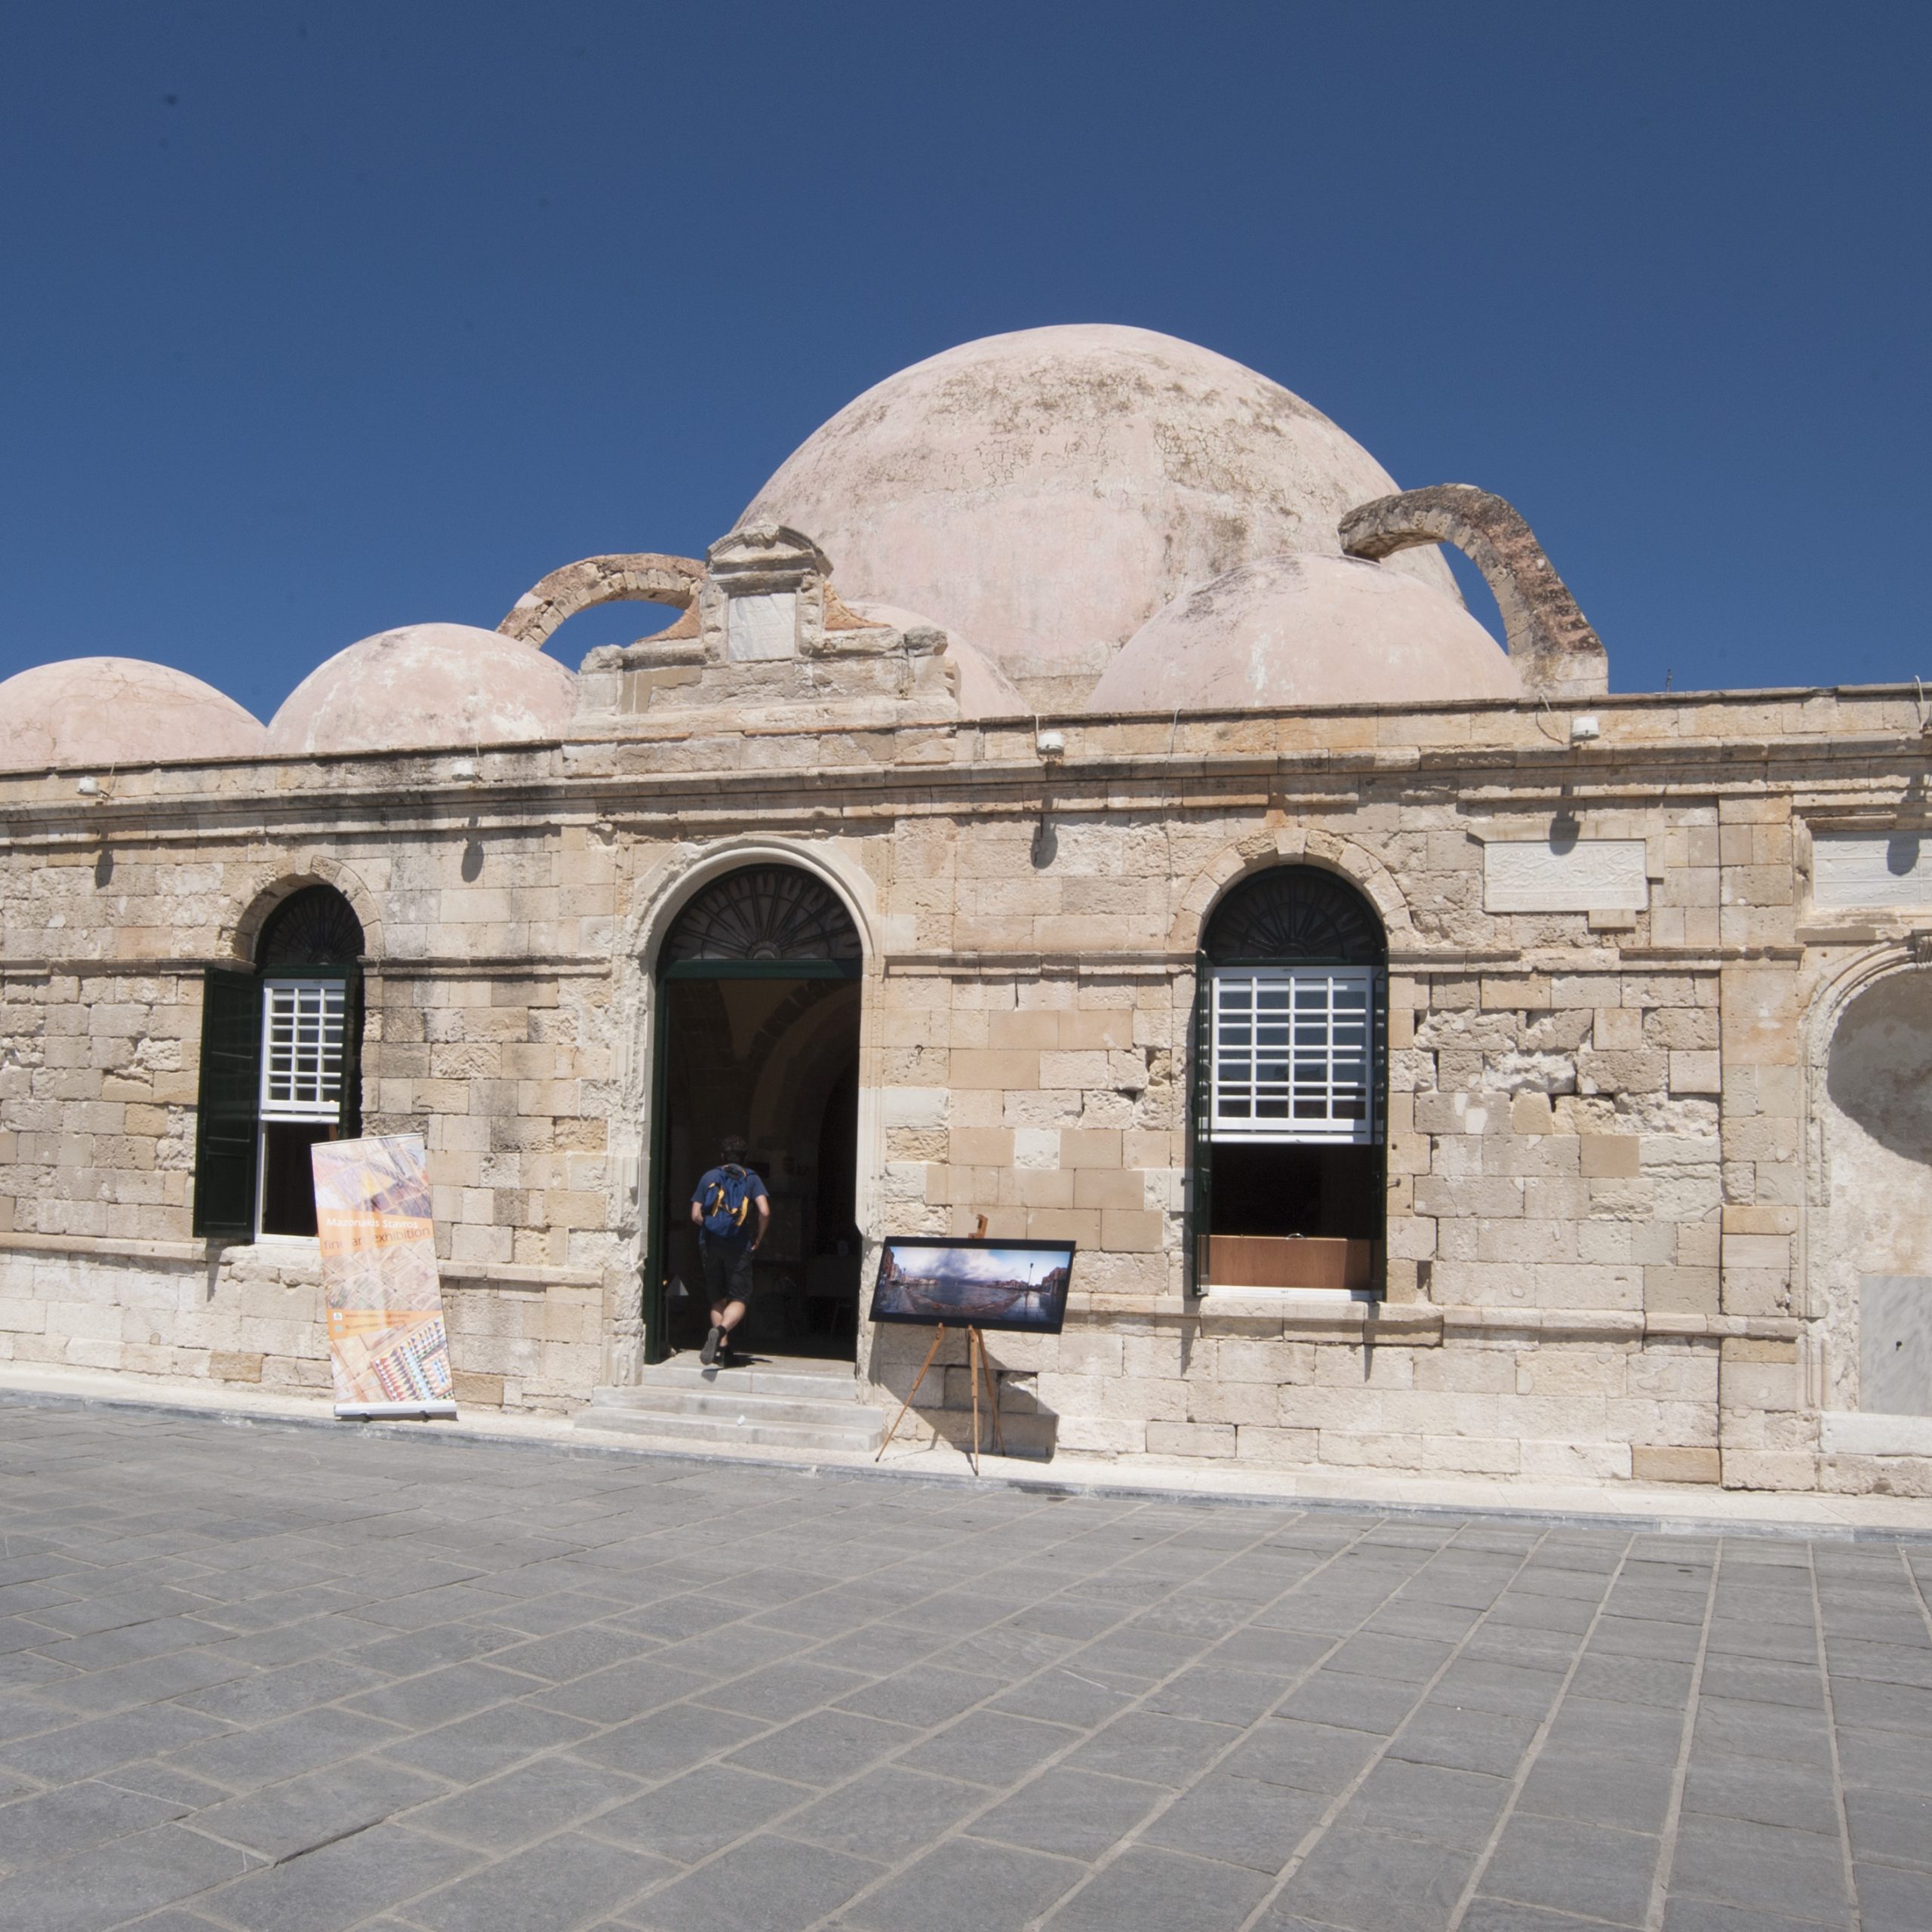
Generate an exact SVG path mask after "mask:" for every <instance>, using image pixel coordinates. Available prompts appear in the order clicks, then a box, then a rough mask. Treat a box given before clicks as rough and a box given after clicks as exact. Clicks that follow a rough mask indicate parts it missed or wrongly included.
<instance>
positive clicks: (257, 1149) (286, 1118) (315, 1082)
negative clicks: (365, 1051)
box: [194, 885, 363, 1241]
mask: <svg viewBox="0 0 1932 1932" xmlns="http://www.w3.org/2000/svg"><path fill="white" fill-rule="evenodd" d="M362 947H363V934H362V922H361V921H360V920H359V919H358V918H356V916H355V908H354V907H353V906H351V905H350V904H349V901H348V900H346V899H345V898H344V897H343V896H342V894H340V892H338V891H336V890H335V888H334V887H333V886H328V885H311V886H305V887H303V888H302V889H301V890H300V891H298V892H294V893H291V894H290V895H289V897H288V898H287V899H285V900H284V901H283V902H282V903H281V905H279V906H277V907H276V908H275V910H274V912H272V913H271V914H270V915H269V917H268V918H267V920H266V921H265V922H264V923H263V927H262V931H261V935H260V938H259V939H258V940H257V942H256V946H255V964H254V970H253V971H235V970H232V969H229V968H220V967H211V968H209V969H208V973H207V974H206V976H205V988H204V992H203V1003H202V1078H201V1105H200V1109H199V1113H198V1119H197V1122H196V1133H195V1213H194V1229H195V1233H197V1234H198V1235H213V1236H215V1237H217V1238H223V1237H225V1238H229V1239H231V1240H241V1241H247V1240H251V1239H252V1238H254V1237H255V1236H256V1235H312V1234H313V1233H314V1232H315V1186H314V1180H313V1177H312V1173H311V1170H310V1167H309V1149H310V1148H311V1147H312V1146H314V1145H315V1143H316V1142H318V1141H320V1140H341V1139H346V1138H351V1137H353V1136H354V1135H355V1134H358V1132H360V1131H361V1044H362V980H361V963H360V962H361V952H362Z"/></svg>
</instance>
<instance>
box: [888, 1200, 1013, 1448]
mask: <svg viewBox="0 0 1932 1932" xmlns="http://www.w3.org/2000/svg"><path fill="white" fill-rule="evenodd" d="M985 1235H986V1216H985V1215H983V1214H982V1215H981V1216H980V1226H979V1230H978V1232H977V1233H976V1234H975V1235H974V1240H976V1241H979V1240H983V1238H985ZM944 1340H946V1324H945V1323H944V1322H943V1321H942V1322H940V1324H939V1325H938V1326H937V1327H936V1328H935V1329H934V1331H933V1345H932V1346H931V1348H929V1349H928V1350H927V1351H926V1358H925V1360H924V1361H922V1362H921V1363H920V1364H919V1372H918V1374H917V1375H915V1376H914V1377H913V1378H912V1387H911V1388H910V1389H908V1390H907V1391H906V1399H905V1401H903V1402H901V1403H900V1405H899V1413H898V1414H897V1415H896V1416H894V1417H893V1418H892V1426H891V1429H888V1430H887V1431H886V1432H885V1437H884V1441H881V1443H880V1444H879V1445H878V1455H876V1456H875V1457H873V1458H872V1460H873V1461H874V1462H875V1463H876V1462H878V1461H879V1460H881V1458H882V1457H884V1454H885V1451H886V1447H887V1445H888V1444H890V1443H891V1440H892V1438H893V1437H894V1435H896V1434H897V1432H898V1429H899V1425H900V1423H902V1422H903V1421H904V1420H906V1411H907V1410H908V1409H909V1408H910V1407H912V1398H913V1397H914V1396H915V1395H917V1394H918V1392H919V1384H920V1383H922V1382H923V1381H924V1380H925V1379H926V1371H927V1370H928V1369H929V1368H931V1367H932V1365H933V1361H934V1358H935V1357H936V1356H937V1355H938V1353H939V1349H940V1343H942V1342H943V1341H944ZM966 1367H967V1370H968V1373H969V1374H971V1377H972V1379H973V1473H974V1475H978V1474H979V1473H980V1378H981V1377H985V1379H986V1406H987V1407H989V1408H990V1409H991V1410H992V1412H993V1441H994V1443H995V1445H996V1446H997V1447H998V1450H999V1453H1000V1454H1001V1455H1002V1456H1004V1454H1006V1431H1005V1430H1004V1428H1002V1427H1001V1424H1000V1419H999V1389H998V1386H997V1385H996V1384H995V1382H994V1380H993V1370H992V1363H991V1362H989V1361H988V1360H987V1359H986V1337H984V1336H983V1335H982V1334H980V1331H979V1330H978V1329H977V1328H976V1327H974V1326H973V1325H972V1324H971V1322H968V1324H966Z"/></svg>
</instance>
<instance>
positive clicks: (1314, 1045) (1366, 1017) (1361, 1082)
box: [1210, 966, 1377, 1142]
mask: <svg viewBox="0 0 1932 1932" xmlns="http://www.w3.org/2000/svg"><path fill="white" fill-rule="evenodd" d="M1374 977H1375V976H1374V973H1373V971H1371V970H1370V969H1369V968H1365V967H1350V966H1336V967H1319V966H1317V967H1303V966H1297V967H1261V968H1221V969H1220V970H1219V971H1217V972H1216V973H1215V974H1214V980H1213V987H1214V1010H1213V1018H1214V1066H1213V1079H1212V1082H1211V1103H1210V1104H1211V1115H1210V1118H1211V1130H1210V1131H1211V1134H1212V1135H1213V1137H1214V1139H1215V1140H1326V1141H1351V1142H1369V1141H1373V1140H1374V1139H1375V1138H1376V1137H1377V1130H1376V1121H1375V1108H1374V1078H1373V1068H1374V1014H1375V999H1374Z"/></svg>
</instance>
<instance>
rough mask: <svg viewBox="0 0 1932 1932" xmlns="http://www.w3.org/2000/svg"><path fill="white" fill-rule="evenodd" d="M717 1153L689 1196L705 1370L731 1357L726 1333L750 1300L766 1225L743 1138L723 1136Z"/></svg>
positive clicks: (766, 1210)
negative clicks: (702, 1299)
mask: <svg viewBox="0 0 1932 1932" xmlns="http://www.w3.org/2000/svg"><path fill="white" fill-rule="evenodd" d="M718 1154H719V1155H720V1156H721V1158H720V1160H719V1162H718V1165H717V1166H716V1167H715V1168H711V1169H710V1170H709V1171H708V1172H707V1173H706V1174H705V1175H704V1177H703V1179H702V1180H700V1181H699V1183H698V1184H697V1192H696V1193H695V1194H694V1195H692V1196H691V1221H692V1223H693V1225H694V1226H695V1227H696V1228H697V1231H698V1236H697V1238H698V1251H699V1253H700V1255H701V1257H703V1262H704V1291H705V1294H706V1297H707V1298H708V1299H709V1301H710V1303H711V1333H710V1334H709V1335H707V1336H706V1337H705V1338H704V1347H703V1349H702V1351H701V1352H700V1354H699V1356H698V1359H699V1361H701V1362H703V1364H704V1365H705V1367H706V1368H709V1367H711V1366H712V1364H713V1363H715V1361H717V1360H718V1358H719V1357H720V1356H721V1355H729V1354H730V1353H731V1331H732V1330H733V1329H734V1328H735V1327H737V1325H738V1324H739V1323H740V1322H741V1321H743V1320H744V1318H745V1304H746V1303H747V1302H749V1300H751V1298H752V1256H753V1255H754V1254H756V1253H757V1252H758V1243H759V1242H760V1241H762V1240H764V1231H765V1229H766V1228H767V1227H768V1226H770V1224H771V1199H770V1198H769V1197H768V1195H767V1194H766V1193H765V1191H764V1182H763V1181H761V1180H759V1179H758V1176H757V1175H756V1174H753V1173H752V1171H751V1170H750V1169H749V1168H747V1167H746V1165H745V1164H744V1161H745V1143H744V1142H743V1140H741V1139H740V1137H739V1136H738V1135H737V1134H727V1135H726V1136H725V1137H724V1141H723V1142H722V1143H721V1145H720V1146H719V1148H718ZM754 1223H755V1225H754Z"/></svg>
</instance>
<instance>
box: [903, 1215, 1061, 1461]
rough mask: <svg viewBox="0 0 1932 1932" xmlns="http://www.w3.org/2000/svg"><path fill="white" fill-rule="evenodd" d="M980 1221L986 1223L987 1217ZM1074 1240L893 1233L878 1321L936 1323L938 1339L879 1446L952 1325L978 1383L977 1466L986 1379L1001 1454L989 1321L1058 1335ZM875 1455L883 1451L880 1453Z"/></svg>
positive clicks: (1002, 1440)
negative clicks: (988, 1353)
mask: <svg viewBox="0 0 1932 1932" xmlns="http://www.w3.org/2000/svg"><path fill="white" fill-rule="evenodd" d="M980 1226H981V1227H984V1226H986V1221H985V1220H984V1218H983V1217H982V1218H981V1220H980ZM1073 1247H1074V1244H1073V1243H1072V1241H1000V1240H989V1239H987V1238H986V1237H985V1236H984V1235H974V1236H973V1237H971V1238H959V1239H957V1240H948V1239H945V1238H940V1237H938V1236H935V1235H903V1236H898V1237H894V1238H892V1239H890V1240H888V1241H886V1242H885V1243H884V1245H883V1247H882V1248H881V1252H880V1254H879V1261H878V1281H877V1282H876V1283H875V1284H874V1286H873V1288H872V1319H873V1320H874V1321H880V1322H903V1323H906V1324H909V1325H913V1326H916V1327H922V1328H931V1329H932V1330H933V1331H934V1334H933V1345H932V1346H931V1348H929V1349H928V1350H927V1351H926V1358H925V1360H924V1361H923V1362H921V1364H920V1365H919V1372H918V1374H917V1375H916V1376H915V1377H913V1378H912V1388H911V1389H910V1391H909V1392H908V1393H907V1395H906V1399H905V1401H903V1402H902V1403H901V1404H900V1407H899V1413H898V1414H897V1416H895V1417H894V1418H893V1420H892V1427H891V1429H888V1430H887V1431H886V1432H885V1436H884V1441H881V1443H880V1444H879V1446H878V1454H879V1455H880V1456H883V1455H884V1454H885V1451H886V1445H887V1444H888V1443H890V1442H891V1440H892V1438H893V1436H894V1434H895V1433H896V1432H897V1429H898V1427H899V1425H900V1423H901V1422H902V1421H903V1420H905V1416H906V1411H907V1410H908V1409H909V1408H910V1407H912V1398H913V1397H914V1396H915V1395H918V1392H919V1385H920V1383H922V1382H924V1380H925V1379H926V1371H927V1370H928V1369H929V1368H931V1367H932V1365H933V1362H934V1358H936V1357H937V1355H938V1354H939V1351H940V1343H943V1341H944V1340H946V1330H947V1329H949V1328H963V1329H964V1330H965V1331H966V1366H967V1371H968V1375H969V1377H970V1378H971V1382H972V1386H973V1468H974V1472H975V1473H976V1474H977V1472H978V1469H979V1466H980V1387H981V1385H982V1383H983V1384H984V1386H985V1389H986V1396H987V1400H988V1403H989V1407H991V1409H992V1424H993V1436H994V1439H995V1441H996V1442H997V1443H998V1446H999V1448H1000V1451H1001V1454H1004V1452H1005V1448H1006V1435H1005V1431H1004V1429H1003V1428H1002V1427H1001V1423H1000V1419H999V1392H998V1388H997V1386H996V1385H995V1382H994V1380H993V1371H992V1363H991V1362H990V1361H988V1360H987V1358H986V1338H985V1337H984V1336H983V1334H982V1333H981V1332H980V1331H982V1330H983V1329H987V1328H996V1329H1002V1330H1004V1331H1007V1332H1008V1333H1009V1334H1020V1335H1057V1334H1059V1333H1060V1330H1061V1328H1062V1327H1063V1326H1064V1325H1065V1323H1066V1291H1067V1287H1068V1284H1069V1282H1070V1281H1071V1280H1072V1275H1073ZM874 1460H877V1458H876V1457H875V1458H874Z"/></svg>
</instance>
